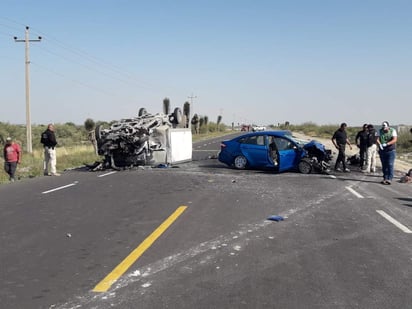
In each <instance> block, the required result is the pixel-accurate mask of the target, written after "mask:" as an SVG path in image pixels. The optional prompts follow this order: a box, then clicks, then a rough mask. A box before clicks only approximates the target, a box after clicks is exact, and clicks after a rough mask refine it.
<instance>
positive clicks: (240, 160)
mask: <svg viewBox="0 0 412 309" xmlns="http://www.w3.org/2000/svg"><path fill="white" fill-rule="evenodd" d="M233 165H234V166H235V168H236V169H238V170H244V169H245V168H246V166H247V159H246V158H245V157H244V156H237V157H236V158H235V161H234V162H233Z"/></svg>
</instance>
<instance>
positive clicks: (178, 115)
mask: <svg viewBox="0 0 412 309" xmlns="http://www.w3.org/2000/svg"><path fill="white" fill-rule="evenodd" d="M182 119H183V114H182V110H181V109H180V108H179V107H176V108H175V110H174V111H173V123H175V124H180V123H181V122H182Z"/></svg>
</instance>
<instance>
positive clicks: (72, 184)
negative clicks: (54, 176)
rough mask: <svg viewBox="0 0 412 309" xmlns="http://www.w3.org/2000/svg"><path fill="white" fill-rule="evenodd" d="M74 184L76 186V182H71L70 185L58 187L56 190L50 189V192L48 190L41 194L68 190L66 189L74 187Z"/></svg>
mask: <svg viewBox="0 0 412 309" xmlns="http://www.w3.org/2000/svg"><path fill="white" fill-rule="evenodd" d="M76 184H77V181H76V182H73V183H71V184H68V185H65V186H62V187H58V188H55V189H51V190H48V191H44V192H42V194H47V193H50V192H54V191H58V190H61V189H65V188H68V187H72V186H75V185H76Z"/></svg>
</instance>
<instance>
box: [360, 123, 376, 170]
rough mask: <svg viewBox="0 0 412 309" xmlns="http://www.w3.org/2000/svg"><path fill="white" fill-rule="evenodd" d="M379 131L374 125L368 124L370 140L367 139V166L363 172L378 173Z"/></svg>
mask: <svg viewBox="0 0 412 309" xmlns="http://www.w3.org/2000/svg"><path fill="white" fill-rule="evenodd" d="M377 138H378V136H377V132H376V130H375V128H374V126H373V125H371V124H368V141H367V146H368V148H367V150H366V168H365V169H364V170H362V172H366V173H369V172H370V173H376V152H377V151H376V150H377V146H376V140H377Z"/></svg>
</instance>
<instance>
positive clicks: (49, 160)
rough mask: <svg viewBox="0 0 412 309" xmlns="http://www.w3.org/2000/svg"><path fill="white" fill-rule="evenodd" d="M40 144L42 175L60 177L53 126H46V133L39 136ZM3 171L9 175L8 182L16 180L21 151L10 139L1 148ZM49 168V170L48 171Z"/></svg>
mask: <svg viewBox="0 0 412 309" xmlns="http://www.w3.org/2000/svg"><path fill="white" fill-rule="evenodd" d="M40 142H41V143H42V144H43V147H44V160H43V173H44V175H45V176H60V174H59V173H57V170H56V161H57V160H56V145H57V141H56V135H55V133H54V126H53V124H49V125H48V126H47V129H46V131H44V132H43V133H42V135H41V139H40ZM3 156H4V170H5V172H6V173H7V174H8V175H9V180H10V182H14V181H15V180H16V178H15V177H16V176H15V174H16V169H17V165H18V164H20V163H21V158H22V151H21V147H20V145H19V144H18V143H16V142H15V141H13V139H12V138H11V137H7V138H6V143H5V145H4V148H3ZM49 167H50V169H49ZM49 170H50V172H49Z"/></svg>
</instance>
